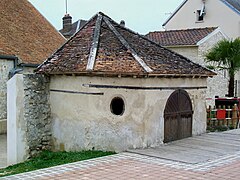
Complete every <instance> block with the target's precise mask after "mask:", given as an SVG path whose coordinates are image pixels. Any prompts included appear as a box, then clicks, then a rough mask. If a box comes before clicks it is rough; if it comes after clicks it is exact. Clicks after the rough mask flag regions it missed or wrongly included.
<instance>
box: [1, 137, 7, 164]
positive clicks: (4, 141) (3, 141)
mask: <svg viewBox="0 0 240 180" xmlns="http://www.w3.org/2000/svg"><path fill="white" fill-rule="evenodd" d="M6 166H7V135H0V168H3V167H6Z"/></svg>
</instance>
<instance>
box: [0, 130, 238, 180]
mask: <svg viewBox="0 0 240 180" xmlns="http://www.w3.org/2000/svg"><path fill="white" fill-rule="evenodd" d="M215 141H219V143H220V144H216V143H215ZM194 142H195V143H194ZM185 143H186V144H185ZM239 143H240V130H234V131H228V132H224V133H210V134H206V135H202V136H199V137H193V138H188V139H185V140H180V141H176V142H173V143H170V144H168V145H163V146H161V147H158V148H155V149H147V150H138V151H132V152H125V153H120V154H116V155H112V156H107V157H101V158H96V159H92V160H87V161H81V162H76V163H71V164H66V165H62V166H57V167H52V168H47V169H42V170H38V171H33V172H28V173H23V174H19V175H16V176H9V177H6V178H3V179H24V180H25V179H42V180H47V179H69V180H71V179H72V180H74V179H83V180H84V179H89V180H92V179H101V180H102V179H104V180H105V179H118V180H128V179H131V180H134V179H136V180H139V179H147V180H148V179H149V180H151V179H152V180H156V179H157V180H159V179H160V180H161V179H168V180H173V179H174V180H175V179H176V180H178V179H198V180H203V179H204V180H205V179H207V180H209V179H210V180H211V179H216V180H218V179H232V180H239V179H240V144H239ZM188 146H189V148H187V147H188ZM168 148H169V149H168ZM163 149H164V150H163ZM168 150H169V152H167V151H168ZM208 151H209V152H208ZM176 152H178V154H179V156H178V154H177V153H176ZM162 153H163V154H164V155H162ZM198 153H199V154H198ZM185 156H187V158H184V157H185Z"/></svg>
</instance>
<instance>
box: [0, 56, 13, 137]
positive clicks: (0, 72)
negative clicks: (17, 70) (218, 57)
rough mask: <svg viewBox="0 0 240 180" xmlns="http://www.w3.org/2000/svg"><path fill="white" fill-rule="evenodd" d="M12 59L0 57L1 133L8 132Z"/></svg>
mask: <svg viewBox="0 0 240 180" xmlns="http://www.w3.org/2000/svg"><path fill="white" fill-rule="evenodd" d="M12 68H13V61H12V60H5V59H0V134H4V133H6V132H7V81H8V73H9V71H10V70H11V69H12Z"/></svg>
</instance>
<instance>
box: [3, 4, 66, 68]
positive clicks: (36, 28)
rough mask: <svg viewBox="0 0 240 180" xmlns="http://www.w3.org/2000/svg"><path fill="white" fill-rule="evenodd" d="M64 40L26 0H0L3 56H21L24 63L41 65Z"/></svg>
mask: <svg viewBox="0 0 240 180" xmlns="http://www.w3.org/2000/svg"><path fill="white" fill-rule="evenodd" d="M64 42H65V39H64V38H63V36H61V34H60V33H58V32H57V30H56V29H55V28H54V27H53V26H52V25H51V24H50V23H49V22H48V21H47V20H46V19H45V18H44V17H43V16H42V15H41V14H40V13H39V12H38V11H37V10H36V9H35V8H34V7H33V6H32V5H31V4H30V3H29V2H28V1H27V0H1V5H0V55H15V56H18V57H19V58H20V59H21V60H22V63H25V64H41V63H42V62H43V61H44V60H45V59H46V58H47V57H49V56H50V55H51V54H52V53H53V52H54V51H55V50H56V49H57V48H58V47H59V46H60V45H62V44H63V43H64Z"/></svg>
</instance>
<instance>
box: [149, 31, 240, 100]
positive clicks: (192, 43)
mask: <svg viewBox="0 0 240 180" xmlns="http://www.w3.org/2000/svg"><path fill="white" fill-rule="evenodd" d="M146 37H147V38H149V39H150V40H152V41H154V42H156V43H158V44H160V45H161V46H164V47H166V48H168V49H171V50H172V51H174V52H176V53H179V54H181V55H183V56H185V57H187V58H189V59H191V60H192V61H193V62H195V63H198V64H200V65H202V66H207V65H209V64H206V63H205V61H204V55H205V54H206V52H207V51H208V50H209V49H211V48H212V47H214V45H216V44H217V43H218V42H219V41H221V40H223V39H227V38H228V37H227V36H226V35H225V34H224V33H223V32H222V31H221V29H220V28H216V27H209V28H194V29H181V30H169V31H155V32H150V33H148V34H147V35H146ZM216 73H217V74H218V75H217V76H214V77H213V78H208V80H207V86H208V88H207V95H206V98H207V103H208V104H209V105H214V98H215V96H219V97H225V95H226V94H227V93H228V80H229V77H228V74H227V72H226V71H217V72H216ZM236 94H237V90H236Z"/></svg>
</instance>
